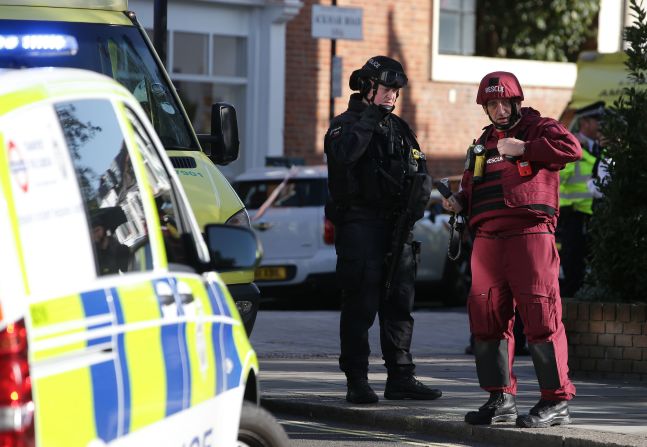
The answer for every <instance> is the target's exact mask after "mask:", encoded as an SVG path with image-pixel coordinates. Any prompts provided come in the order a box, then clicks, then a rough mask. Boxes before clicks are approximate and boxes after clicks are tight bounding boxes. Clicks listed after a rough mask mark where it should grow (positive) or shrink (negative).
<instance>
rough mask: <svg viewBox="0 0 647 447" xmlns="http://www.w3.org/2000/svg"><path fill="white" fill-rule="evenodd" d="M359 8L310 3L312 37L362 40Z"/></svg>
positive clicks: (360, 11) (361, 11) (360, 10)
mask: <svg viewBox="0 0 647 447" xmlns="http://www.w3.org/2000/svg"><path fill="white" fill-rule="evenodd" d="M362 13H363V10H362V9H361V8H339V7H336V6H321V5H312V37H314V38H324V39H347V40H362V38H363V37H362Z"/></svg>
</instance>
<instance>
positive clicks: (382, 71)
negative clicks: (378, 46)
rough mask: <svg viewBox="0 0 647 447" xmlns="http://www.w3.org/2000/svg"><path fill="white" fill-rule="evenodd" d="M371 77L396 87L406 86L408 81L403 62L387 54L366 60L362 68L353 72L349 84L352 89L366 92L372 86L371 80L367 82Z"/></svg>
mask: <svg viewBox="0 0 647 447" xmlns="http://www.w3.org/2000/svg"><path fill="white" fill-rule="evenodd" d="M369 79H370V80H372V81H375V82H377V83H378V84H382V85H385V86H387V87H396V88H402V87H405V86H406V85H407V81H408V79H407V75H406V74H404V70H403V69H402V64H400V62H398V61H396V60H395V59H391V58H390V57H386V56H374V57H372V58H370V59H369V60H368V61H366V63H365V64H364V66H363V67H362V68H360V69H359V70H355V71H354V72H353V73H351V75H350V79H349V80H348V85H349V86H350V89H351V90H359V91H360V92H361V93H362V94H365V93H366V92H368V91H369V89H370V88H371V84H370V82H367V80H369Z"/></svg>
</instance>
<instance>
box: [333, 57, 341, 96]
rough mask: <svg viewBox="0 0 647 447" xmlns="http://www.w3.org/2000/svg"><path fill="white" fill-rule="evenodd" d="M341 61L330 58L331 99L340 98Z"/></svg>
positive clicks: (339, 58)
mask: <svg viewBox="0 0 647 447" xmlns="http://www.w3.org/2000/svg"><path fill="white" fill-rule="evenodd" d="M341 62H342V59H341V57H339V56H335V57H333V58H332V70H331V75H332V86H331V89H330V95H331V97H333V98H339V97H340V96H341V71H342V70H341V67H342V64H341Z"/></svg>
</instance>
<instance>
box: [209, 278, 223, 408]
mask: <svg viewBox="0 0 647 447" xmlns="http://www.w3.org/2000/svg"><path fill="white" fill-rule="evenodd" d="M207 294H208V295H209V302H210V303H211V308H212V309H214V311H215V310H216V309H217V311H218V313H222V314H224V313H225V309H224V308H225V306H224V305H223V302H222V299H223V298H222V295H220V293H219V289H218V287H217V285H216V284H214V283H212V282H210V283H209V284H208V287H207ZM223 326H224V324H223V323H218V324H214V325H213V329H212V332H211V342H212V344H213V353H214V357H215V359H216V362H217V365H218V369H217V370H216V371H215V374H216V377H215V388H216V395H218V394H220V393H222V392H223V391H225V375H224V371H223V369H222V368H223V365H225V350H224V349H223V348H222V345H221V333H222V330H223V329H222V328H223Z"/></svg>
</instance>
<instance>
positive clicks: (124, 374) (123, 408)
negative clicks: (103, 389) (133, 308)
mask: <svg viewBox="0 0 647 447" xmlns="http://www.w3.org/2000/svg"><path fill="white" fill-rule="evenodd" d="M126 289H127V288H126ZM110 295H111V296H108V297H107V298H108V304H109V305H111V306H112V308H111V310H112V312H113V314H114V315H115V317H116V320H117V324H118V325H119V326H120V327H121V328H122V329H123V327H124V322H125V318H124V311H123V307H122V303H121V300H120V294H119V292H118V291H117V289H115V288H113V289H110ZM124 295H126V294H124ZM136 297H137V298H141V297H140V296H138V295H137V296H136ZM116 338H117V340H116V341H117V352H118V354H119V355H118V359H117V360H116V361H115V368H116V370H117V371H116V374H117V381H118V384H119V383H121V386H122V389H121V402H120V405H119V407H118V408H119V413H118V414H119V416H118V418H117V419H118V423H117V437H119V436H123V435H125V434H126V433H128V432H129V429H130V418H131V409H132V406H131V400H130V398H131V396H130V389H131V388H130V387H131V381H130V377H129V374H128V361H127V358H126V356H127V352H126V339H125V335H124V331H123V330H122V331H119V332H118V333H117V335H116ZM129 352H131V353H132V354H136V355H137V356H138V361H139V362H141V361H142V359H141V357H139V356H140V355H145V354H144V353H141V352H139V351H137V352H134V351H133V350H132V349H130V350H129ZM94 405H95V408H97V407H99V406H101V405H103V404H102V403H101V402H97V401H96V399H95V402H94ZM109 423H110V421H102V424H109ZM99 427H100V424H99V423H97V431H99ZM105 430H106V431H107V430H109V428H105Z"/></svg>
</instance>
